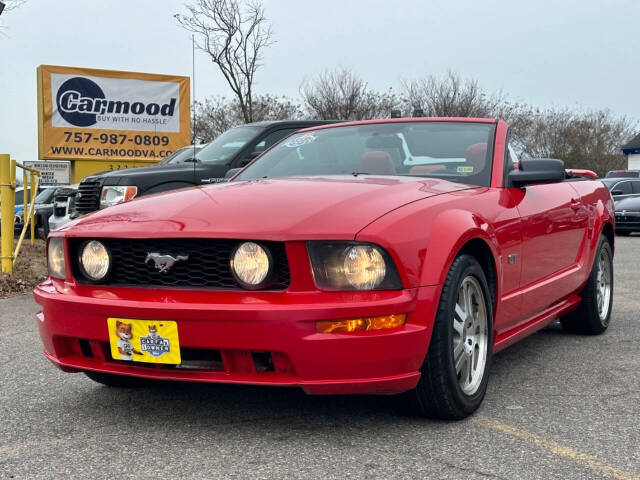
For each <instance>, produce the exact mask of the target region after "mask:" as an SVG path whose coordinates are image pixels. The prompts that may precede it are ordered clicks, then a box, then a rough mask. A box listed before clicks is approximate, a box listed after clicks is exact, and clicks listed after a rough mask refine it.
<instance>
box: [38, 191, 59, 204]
mask: <svg viewBox="0 0 640 480" xmlns="http://www.w3.org/2000/svg"><path fill="white" fill-rule="evenodd" d="M55 191H56V189H55V188H45V189H44V190H42V191H41V192H40V193H39V194H38V195H36V203H53V194H54V193H55Z"/></svg>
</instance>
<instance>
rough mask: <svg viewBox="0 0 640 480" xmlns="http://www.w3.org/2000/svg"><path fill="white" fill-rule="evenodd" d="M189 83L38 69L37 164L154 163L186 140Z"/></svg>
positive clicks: (162, 77) (158, 77) (164, 77)
mask: <svg viewBox="0 0 640 480" xmlns="http://www.w3.org/2000/svg"><path fill="white" fill-rule="evenodd" d="M190 101H191V100H190V92H189V78H188V77H177V76H169V75H155V74H146V73H133V72H118V71H111V70H95V69H88V68H74V67H56V66H50V65H41V66H40V67H38V133H39V138H38V139H39V142H38V145H39V155H40V158H42V159H84V160H87V159H88V160H91V159H93V160H147V161H158V160H160V159H162V158H163V157H165V156H167V155H169V154H170V153H171V152H173V151H175V150H177V149H178V148H180V147H183V146H185V145H188V144H189V143H190V138H191V123H190V118H189V108H190Z"/></svg>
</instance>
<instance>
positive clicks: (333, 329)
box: [316, 313, 407, 333]
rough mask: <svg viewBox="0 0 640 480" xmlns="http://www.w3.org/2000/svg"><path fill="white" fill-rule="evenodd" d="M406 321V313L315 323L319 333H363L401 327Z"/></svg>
mask: <svg viewBox="0 0 640 480" xmlns="http://www.w3.org/2000/svg"><path fill="white" fill-rule="evenodd" d="M406 321H407V314H406V313H398V314H394V315H383V316H381V317H364V318H354V319H351V320H323V321H321V322H316V329H317V330H318V332H319V333H345V332H363V331H370V330H386V329H388V328H396V327H401V326H402V325H404V324H405V322H406Z"/></svg>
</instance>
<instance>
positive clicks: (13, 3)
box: [2, 0, 27, 12]
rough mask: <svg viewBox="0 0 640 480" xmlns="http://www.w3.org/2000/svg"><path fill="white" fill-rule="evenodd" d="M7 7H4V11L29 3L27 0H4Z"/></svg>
mask: <svg viewBox="0 0 640 480" xmlns="http://www.w3.org/2000/svg"><path fill="white" fill-rule="evenodd" d="M2 1H3V3H4V5H5V7H4V11H5V12H8V11H10V10H15V9H16V8H18V7H21V6H22V5H24V4H25V3H27V0H2Z"/></svg>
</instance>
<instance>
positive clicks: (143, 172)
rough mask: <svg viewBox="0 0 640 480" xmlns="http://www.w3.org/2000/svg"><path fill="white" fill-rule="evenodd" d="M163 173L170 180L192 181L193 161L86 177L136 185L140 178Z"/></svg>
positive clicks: (125, 169) (89, 179) (91, 179)
mask: <svg viewBox="0 0 640 480" xmlns="http://www.w3.org/2000/svg"><path fill="white" fill-rule="evenodd" d="M158 175H163V176H164V177H166V178H167V179H171V180H172V181H181V180H188V181H190V182H191V181H193V163H191V162H186V163H176V164H169V165H152V166H149V167H134V168H123V169H122V170H107V171H105V172H100V173H96V174H94V175H91V177H90V178H87V179H86V180H88V181H93V180H98V179H100V178H102V179H104V180H105V183H104V184H105V185H137V184H138V183H140V180H141V179H144V178H148V177H154V178H156V177H157V176H158Z"/></svg>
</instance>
